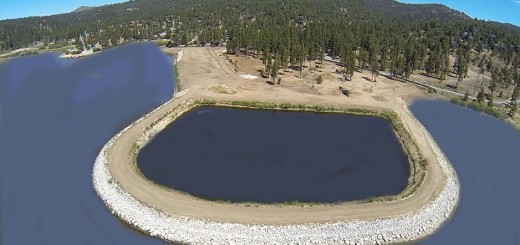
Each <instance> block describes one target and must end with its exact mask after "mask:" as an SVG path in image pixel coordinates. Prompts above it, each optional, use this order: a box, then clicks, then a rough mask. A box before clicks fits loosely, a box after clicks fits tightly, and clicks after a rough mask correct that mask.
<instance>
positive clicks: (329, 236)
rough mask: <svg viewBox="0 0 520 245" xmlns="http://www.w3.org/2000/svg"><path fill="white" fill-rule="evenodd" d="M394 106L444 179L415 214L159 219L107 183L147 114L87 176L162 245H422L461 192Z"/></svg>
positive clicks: (166, 119) (444, 163) (112, 206)
mask: <svg viewBox="0 0 520 245" xmlns="http://www.w3.org/2000/svg"><path fill="white" fill-rule="evenodd" d="M397 102H398V103H399V104H400V105H401V106H403V107H404V111H405V113H407V114H408V115H407V116H411V117H412V118H414V121H415V123H417V125H418V126H419V128H420V131H421V133H422V134H424V136H425V138H426V139H427V141H428V144H430V145H431V147H432V149H433V152H434V153H435V155H436V157H437V160H438V163H439V164H440V167H441V169H442V171H443V172H444V174H445V176H446V181H445V184H444V187H443V188H442V189H441V191H440V192H439V194H438V195H437V196H436V198H435V199H434V200H432V201H431V202H430V203H429V204H428V205H426V206H424V207H423V208H421V209H419V210H416V211H415V212H411V213H406V214H404V215H399V216H395V217H391V218H385V219H370V220H345V221H337V222H330V223H308V224H297V225H259V224H233V223H222V222H216V221H210V220H201V219H195V218H191V217H181V216H175V215H168V214H165V213H162V212H160V211H159V210H156V209H154V208H152V207H149V206H147V205H145V204H143V203H141V202H139V201H138V200H136V199H135V198H134V197H132V196H131V195H130V194H129V193H127V192H126V191H125V190H124V189H122V188H121V187H120V186H119V185H118V183H117V182H116V181H115V180H114V179H113V178H112V176H111V174H110V171H109V169H108V162H107V154H108V152H109V151H110V149H111V147H112V146H113V144H114V142H116V141H117V140H118V138H119V137H120V136H121V135H122V134H123V133H124V132H125V131H126V130H128V129H129V128H131V127H132V126H133V125H134V124H135V123H138V122H140V121H141V120H142V119H143V118H146V117H148V116H149V115H150V114H151V113H149V114H147V115H145V116H144V117H142V118H141V119H139V120H138V121H136V122H134V124H132V125H130V126H128V127H127V128H125V129H124V130H123V131H121V132H120V133H118V134H117V135H116V136H114V137H113V138H112V139H111V140H110V141H109V142H108V143H107V144H106V145H105V146H104V147H103V149H102V150H101V152H100V153H99V155H98V157H97V158H96V161H95V164H94V170H93V173H92V178H93V183H94V189H95V191H96V193H97V194H98V196H99V197H100V198H101V199H102V200H103V202H104V203H105V205H106V206H107V207H108V209H109V210H110V211H111V212H112V214H114V215H117V216H118V217H119V218H120V219H122V220H124V221H126V222H127V223H128V224H129V225H131V226H132V227H135V228H136V229H138V230H140V231H142V232H144V233H146V234H149V235H151V236H154V237H158V238H161V239H164V240H167V241H174V242H182V243H188V244H390V243H398V242H408V241H413V240H418V239H423V238H425V237H426V236H428V235H431V234H432V233H434V232H435V231H436V230H437V229H438V228H439V227H440V226H441V225H442V224H443V222H445V221H446V220H447V219H449V218H450V217H451V215H452V213H453V212H454V210H455V208H456V206H457V203H458V200H459V188H460V187H459V183H458V179H457V176H456V173H455V171H454V169H453V167H452V166H451V164H450V163H449V161H448V160H447V158H446V157H445V156H444V154H443V152H442V151H441V150H440V148H439V147H438V145H437V144H436V142H435V141H434V140H433V138H432V136H431V135H430V134H429V133H428V131H427V130H426V129H425V128H424V126H422V125H421V123H420V122H419V121H418V120H417V119H415V117H414V116H413V115H412V114H411V112H410V111H409V110H408V106H407V105H406V103H405V102H404V101H403V100H401V99H400V98H398V99H397ZM166 104H167V103H166ZM194 104H195V102H194V101H193V100H190V101H186V102H184V103H183V104H181V105H180V106H179V107H180V110H179V107H177V108H176V109H177V110H176V109H173V110H171V111H170V112H169V113H167V114H166V115H165V116H163V117H161V119H159V120H158V121H156V122H155V123H154V124H152V125H150V126H149V127H148V128H147V130H146V132H144V133H143V135H142V137H141V138H140V139H139V140H138V142H137V143H136V146H137V147H136V151H138V150H139V149H140V148H142V147H143V146H144V145H145V144H146V143H147V142H148V141H149V140H150V139H151V138H152V137H153V136H154V135H155V134H157V133H158V132H160V131H161V130H163V129H164V128H165V127H166V126H167V125H168V124H169V123H170V122H171V121H172V120H174V119H175V118H176V117H177V116H178V115H180V114H182V112H184V111H187V110H189V109H190V108H191V107H192V106H193V105H194ZM163 106H164V105H163ZM159 108H161V107H159ZM159 108H157V109H159ZM157 109H156V110H157Z"/></svg>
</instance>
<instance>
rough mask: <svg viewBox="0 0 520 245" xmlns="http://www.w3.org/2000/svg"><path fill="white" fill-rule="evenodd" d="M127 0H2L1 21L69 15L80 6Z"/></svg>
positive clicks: (0, 8) (0, 5)
mask: <svg viewBox="0 0 520 245" xmlns="http://www.w3.org/2000/svg"><path fill="white" fill-rule="evenodd" d="M124 1H125V0H0V20H4V19H15V18H22V17H28V16H42V15H53V14H62V13H68V12H71V11H72V10H74V9H76V8H78V7H80V6H101V5H105V4H111V3H119V2H124Z"/></svg>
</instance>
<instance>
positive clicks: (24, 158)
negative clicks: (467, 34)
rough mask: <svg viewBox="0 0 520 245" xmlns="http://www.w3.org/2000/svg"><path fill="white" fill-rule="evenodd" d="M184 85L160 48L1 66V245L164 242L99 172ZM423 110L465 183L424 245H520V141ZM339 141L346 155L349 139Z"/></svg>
mask: <svg viewBox="0 0 520 245" xmlns="http://www.w3.org/2000/svg"><path fill="white" fill-rule="evenodd" d="M173 79H174V77H173V73H172V72H171V60H169V59H168V58H167V57H165V56H163V55H162V54H161V53H160V52H159V51H158V50H157V48H155V47H154V46H149V45H144V46H142V45H137V46H127V47H122V48H118V49H113V50H108V52H102V53H101V54H98V55H95V56H92V57H88V58H84V59H81V60H79V61H74V60H63V59H59V58H58V57H57V55H54V54H47V55H39V56H31V57H22V58H17V59H14V60H12V61H10V62H9V63H6V64H1V65H0V190H1V193H0V244H7V245H10V244H122V245H126V244H162V242H161V241H159V240H157V239H153V238H150V237H147V236H144V235H141V234H139V233H137V232H135V231H133V230H132V229H129V228H128V227H127V226H126V225H124V224H123V223H121V222H119V221H118V220H117V218H115V217H114V216H113V215H111V214H110V213H109V212H108V210H107V209H106V208H105V207H104V205H103V203H102V202H101V201H100V199H99V198H98V197H97V195H96V194H95V192H94V190H93V188H92V181H91V173H92V166H93V162H94V160H95V157H96V156H97V154H98V152H99V150H100V149H101V147H102V146H103V145H104V144H105V143H106V142H107V141H108V140H109V139H110V138H111V137H112V136H113V135H114V134H116V133H117V132H118V131H120V130H121V129H122V128H124V127H125V126H126V125H127V124H128V123H130V122H132V121H134V120H135V119H137V118H138V117H140V116H141V115H143V114H145V113H147V112H148V111H150V110H151V109H153V108H155V107H157V106H158V105H160V104H162V103H163V102H164V101H166V100H168V99H169V98H171V96H172V94H173V88H174V84H173V83H172V81H173ZM412 111H413V112H414V114H415V115H416V116H417V117H418V118H419V119H420V120H421V121H422V123H423V124H425V126H426V127H427V128H428V129H429V130H430V131H431V133H432V135H433V136H434V137H435V138H436V140H437V141H438V143H439V145H440V146H441V148H442V149H443V150H444V152H445V153H446V155H447V156H448V158H449V159H450V161H451V162H452V164H453V166H454V167H455V169H456V170H457V174H458V176H459V178H460V181H461V184H462V190H461V191H462V193H461V202H460V205H459V207H458V209H457V212H456V213H455V216H454V217H453V219H452V220H451V221H450V222H448V223H447V224H446V225H445V226H444V227H443V228H442V229H441V230H440V231H439V232H438V233H437V234H435V235H433V236H431V237H430V238H428V239H426V240H425V241H423V242H420V244H433V245H437V244H477V245H479V244H482V245H484V244H485V245H487V244H501V245H502V244H505V245H510V244H511V245H513V244H520V211H519V210H518V207H520V191H519V190H518V186H520V178H518V173H520V150H519V149H520V136H519V134H518V133H517V132H515V130H514V129H512V128H511V127H509V126H507V125H505V124H504V123H502V122H500V121H498V120H496V119H494V118H491V117H488V116H485V115H482V114H480V113H477V112H474V111H472V110H470V109H466V108H461V107H458V106H455V105H452V104H449V103H445V102H435V101H420V102H417V103H415V104H414V105H413V106H412ZM255 114H256V113H255ZM320 117H321V116H320ZM275 126H276V125H275ZM275 126H273V127H275ZM295 127H298V124H296V126H295ZM323 128H324V127H323V125H322V126H321V127H320V125H316V127H315V128H313V129H312V130H310V132H303V133H299V135H300V137H304V136H305V135H307V134H312V131H319V130H323ZM340 131H341V130H340ZM204 132H205V131H201V132H199V133H200V134H202V133H204ZM208 132H211V131H208ZM209 135H212V133H209V134H208V137H209ZM213 135H214V137H218V135H219V134H218V133H216V134H213ZM347 139H348V138H347ZM208 141H209V139H208ZM302 142H305V143H308V144H309V145H318V144H322V142H306V141H302ZM337 142H338V143H337V145H338V148H339V149H341V151H342V152H346V150H347V147H346V144H348V143H349V142H350V141H349V140H346V139H345V138H343V139H337ZM302 144H303V143H302ZM246 146H247V145H246ZM313 149H314V148H313ZM274 150H277V149H273V151H274ZM279 151H281V150H279ZM260 153H261V152H260ZM235 157H240V156H235ZM272 160H273V161H272V162H273V163H275V162H276V161H275V160H276V158H272ZM345 172H349V171H345ZM265 182H269V179H266V180H265Z"/></svg>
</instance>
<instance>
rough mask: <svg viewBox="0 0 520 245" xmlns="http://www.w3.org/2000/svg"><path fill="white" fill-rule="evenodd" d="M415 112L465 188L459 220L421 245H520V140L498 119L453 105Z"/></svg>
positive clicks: (435, 104)
mask: <svg viewBox="0 0 520 245" xmlns="http://www.w3.org/2000/svg"><path fill="white" fill-rule="evenodd" d="M411 109H412V111H413V113H414V114H415V115H416V116H417V117H418V119H419V120H420V121H421V122H422V123H423V124H424V125H425V126H426V128H428V130H429V131H430V132H431V134H432V135H433V137H434V138H435V139H436V140H437V143H438V144H439V146H440V147H441V148H442V149H443V151H444V153H445V154H446V156H447V157H448V158H449V160H450V161H451V163H452V164H453V166H454V168H455V170H456V171H457V175H458V176H459V179H460V183H461V199H460V203H459V207H458V209H457V211H456V213H455V215H454V217H453V219H452V220H451V221H449V222H448V223H447V224H446V225H445V226H444V227H443V228H442V229H441V230H440V231H439V232H438V233H437V234H434V235H433V236H432V237H430V238H428V239H426V240H425V241H423V242H421V243H420V244H428V245H429V244H432V245H437V244H473V245H480V244H481V245H487V244H501V245H513V244H520V189H519V188H520V177H519V174H520V134H519V133H518V132H516V131H515V129H513V128H512V127H511V126H509V125H506V124H505V123H503V122H501V121H499V120H497V119H495V118H492V117H490V116H487V115H484V114H482V113H479V112H475V111H473V110H471V109H468V108H463V107H460V106H455V105H453V104H450V103H448V102H440V101H418V102H416V103H414V105H413V106H412V108H411Z"/></svg>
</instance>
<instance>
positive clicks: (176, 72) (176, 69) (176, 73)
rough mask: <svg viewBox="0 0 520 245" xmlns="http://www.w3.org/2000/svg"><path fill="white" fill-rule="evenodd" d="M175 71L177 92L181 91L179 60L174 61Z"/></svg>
mask: <svg viewBox="0 0 520 245" xmlns="http://www.w3.org/2000/svg"><path fill="white" fill-rule="evenodd" d="M173 62H174V64H173V72H174V74H175V93H177V92H180V91H181V89H182V87H181V79H180V78H179V68H178V67H177V62H176V61H173Z"/></svg>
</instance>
